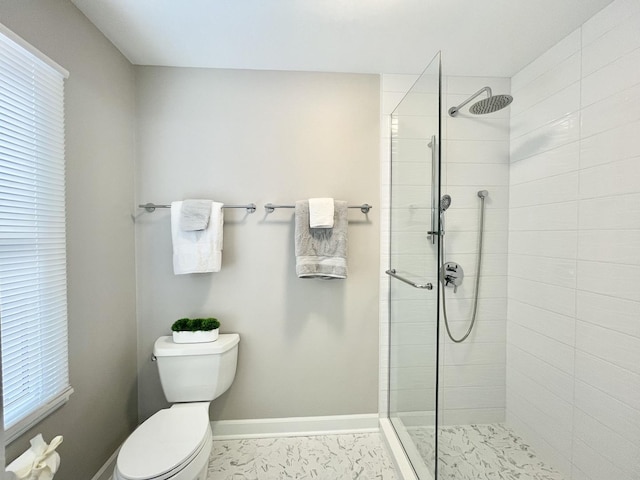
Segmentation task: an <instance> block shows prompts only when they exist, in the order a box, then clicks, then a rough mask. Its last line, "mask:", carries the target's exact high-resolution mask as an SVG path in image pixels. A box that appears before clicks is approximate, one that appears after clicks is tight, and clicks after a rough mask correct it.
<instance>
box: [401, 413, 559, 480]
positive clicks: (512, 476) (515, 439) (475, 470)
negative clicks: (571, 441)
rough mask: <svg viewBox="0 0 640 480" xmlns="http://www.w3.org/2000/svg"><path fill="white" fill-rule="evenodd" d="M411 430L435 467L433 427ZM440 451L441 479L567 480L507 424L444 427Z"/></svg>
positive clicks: (411, 433)
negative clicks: (546, 463)
mask: <svg viewBox="0 0 640 480" xmlns="http://www.w3.org/2000/svg"><path fill="white" fill-rule="evenodd" d="M408 431H409V434H410V435H411V437H412V439H413V440H414V443H415V444H416V447H417V448H418V451H419V452H420V455H421V456H422V457H423V458H424V459H425V462H426V463H427V465H428V467H429V468H432V466H433V427H431V428H422V427H418V428H416V427H412V428H409V429H408ZM438 450H439V460H438V476H439V478H440V480H564V477H563V476H562V475H561V474H560V473H559V472H558V471H556V470H555V469H553V468H551V467H550V466H548V465H545V463H544V462H543V461H542V460H541V459H540V458H539V457H538V456H537V455H536V454H535V452H534V451H533V449H532V448H531V447H530V446H529V445H528V444H526V443H525V442H524V440H523V439H522V438H521V437H519V436H518V435H516V434H515V433H514V432H513V430H511V429H510V428H509V427H507V426H505V425H503V424H489V425H456V426H448V427H442V428H440V431H439V436H438Z"/></svg>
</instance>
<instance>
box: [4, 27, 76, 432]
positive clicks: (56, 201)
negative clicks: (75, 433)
mask: <svg viewBox="0 0 640 480" xmlns="http://www.w3.org/2000/svg"><path fill="white" fill-rule="evenodd" d="M0 27H2V26H0ZM52 65H54V64H53V62H51V61H50V60H48V59H46V58H43V55H42V54H40V53H39V52H37V51H35V50H34V49H33V47H29V46H28V45H25V43H24V41H22V40H21V39H19V38H18V37H16V36H15V35H13V34H12V33H11V32H9V31H8V30H7V29H6V28H4V27H2V28H0V320H1V326H2V330H1V334H2V387H3V408H4V425H5V429H7V437H8V439H9V440H10V439H12V438H15V436H17V435H19V434H20V433H22V431H24V430H26V429H27V428H29V427H30V426H31V425H33V424H34V423H36V422H37V421H39V420H40V419H41V418H42V417H44V416H45V415H47V414H48V413H50V411H52V410H53V409H55V408H57V407H58V406H60V405H61V404H62V403H63V402H64V401H66V400H67V399H68V397H69V395H70V394H71V392H72V390H71V387H70V386H69V373H68V358H67V276H66V242H65V164H64V79H65V77H66V75H65V73H66V72H64V70H62V69H60V68H59V67H58V68H55V67H53V66H52Z"/></svg>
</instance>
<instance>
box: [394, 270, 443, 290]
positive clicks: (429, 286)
mask: <svg viewBox="0 0 640 480" xmlns="http://www.w3.org/2000/svg"><path fill="white" fill-rule="evenodd" d="M384 273H386V274H387V275H389V276H390V277H393V278H397V279H398V280H400V281H401V282H404V283H406V284H408V285H411V286H412V287H414V288H426V289H427V290H433V285H432V284H430V283H415V282H412V281H411V280H407V279H406V278H404V277H401V276H400V275H398V274H397V273H396V269H395V268H392V269H391V270H387V271H386V272H384Z"/></svg>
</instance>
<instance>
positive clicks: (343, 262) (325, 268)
mask: <svg viewBox="0 0 640 480" xmlns="http://www.w3.org/2000/svg"><path fill="white" fill-rule="evenodd" d="M334 208H335V218H334V222H333V228H309V201H308V200H299V201H297V202H296V211H295V235H296V236H295V250H296V274H297V275H298V277H300V278H324V279H331V278H347V223H348V221H347V202H345V201H342V200H336V201H335V203H334Z"/></svg>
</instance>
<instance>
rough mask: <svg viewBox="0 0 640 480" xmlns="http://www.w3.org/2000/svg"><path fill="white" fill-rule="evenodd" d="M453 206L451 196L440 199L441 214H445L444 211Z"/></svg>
mask: <svg viewBox="0 0 640 480" xmlns="http://www.w3.org/2000/svg"><path fill="white" fill-rule="evenodd" d="M450 206H451V197H450V196H449V195H443V196H442V198H441V199H440V213H444V211H445V210H446V209H447V208H449V207H450Z"/></svg>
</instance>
